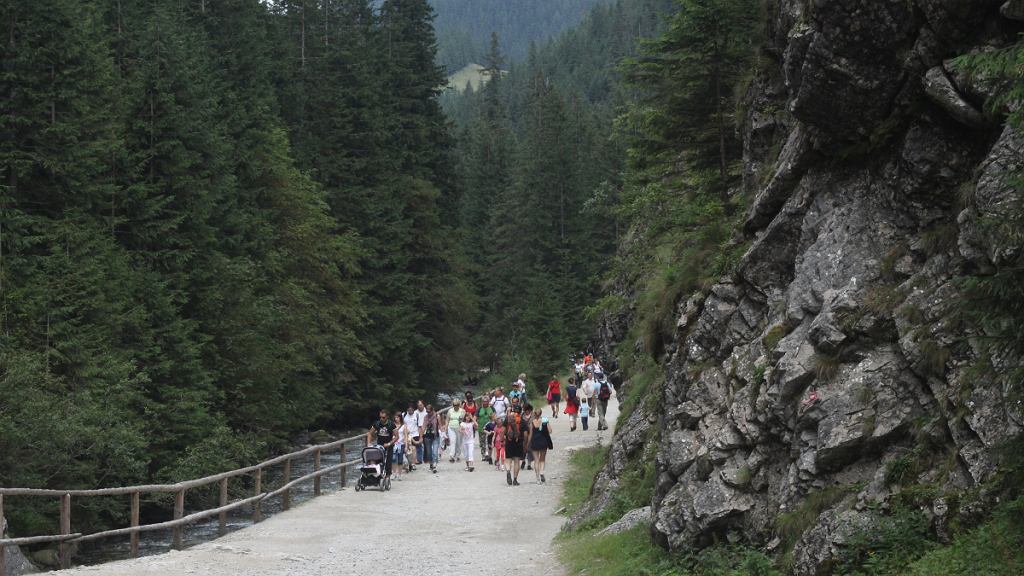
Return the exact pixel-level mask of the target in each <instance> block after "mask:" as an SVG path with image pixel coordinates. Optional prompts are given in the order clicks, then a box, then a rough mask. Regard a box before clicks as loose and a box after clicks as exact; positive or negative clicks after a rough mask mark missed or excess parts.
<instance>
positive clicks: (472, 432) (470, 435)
mask: <svg viewBox="0 0 1024 576" xmlns="http://www.w3.org/2000/svg"><path fill="white" fill-rule="evenodd" d="M459 427H460V429H461V433H462V450H463V457H465V458H466V472H472V471H473V448H474V445H475V444H476V419H475V418H474V417H473V415H472V414H470V413H469V412H466V414H465V415H463V417H462V424H460V425H459Z"/></svg>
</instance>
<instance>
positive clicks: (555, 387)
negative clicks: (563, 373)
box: [545, 374, 562, 418]
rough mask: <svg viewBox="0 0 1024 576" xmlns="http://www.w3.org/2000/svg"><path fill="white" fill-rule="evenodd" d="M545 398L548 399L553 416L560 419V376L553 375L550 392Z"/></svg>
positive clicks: (549, 387)
mask: <svg viewBox="0 0 1024 576" xmlns="http://www.w3.org/2000/svg"><path fill="white" fill-rule="evenodd" d="M545 396H546V397H547V399H548V406H549V407H550V408H551V416H553V417H554V418H558V408H559V407H560V406H561V404H562V383H561V382H560V381H559V380H558V374H555V375H553V376H552V377H551V380H550V381H549V382H548V391H547V393H546V394H545Z"/></svg>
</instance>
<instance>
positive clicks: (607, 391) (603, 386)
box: [595, 372, 615, 430]
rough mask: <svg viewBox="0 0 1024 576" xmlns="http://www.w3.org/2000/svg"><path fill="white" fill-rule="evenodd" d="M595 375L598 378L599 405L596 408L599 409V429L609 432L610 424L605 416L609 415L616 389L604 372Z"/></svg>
mask: <svg viewBox="0 0 1024 576" xmlns="http://www.w3.org/2000/svg"><path fill="white" fill-rule="evenodd" d="M595 375H596V376H597V405H596V406H595V408H597V429H598V430H607V429H608V422H607V421H606V420H605V415H606V414H608V400H610V399H611V397H612V395H613V394H615V387H613V386H612V383H611V382H609V381H608V378H607V377H605V375H604V373H603V372H598V373H597V374H595Z"/></svg>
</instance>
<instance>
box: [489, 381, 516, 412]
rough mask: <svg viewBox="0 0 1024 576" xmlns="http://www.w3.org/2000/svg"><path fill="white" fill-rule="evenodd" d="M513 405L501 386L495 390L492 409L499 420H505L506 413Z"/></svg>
mask: <svg viewBox="0 0 1024 576" xmlns="http://www.w3.org/2000/svg"><path fill="white" fill-rule="evenodd" d="M511 405H512V403H511V402H510V401H509V399H508V396H505V390H504V389H503V388H502V387H501V386H498V387H497V388H495V389H494V395H493V396H492V397H491V408H493V409H494V415H495V416H497V417H498V420H504V419H505V413H506V412H508V409H509V407H510V406H511Z"/></svg>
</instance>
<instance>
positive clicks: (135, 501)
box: [131, 492, 139, 558]
mask: <svg viewBox="0 0 1024 576" xmlns="http://www.w3.org/2000/svg"><path fill="white" fill-rule="evenodd" d="M138 527H139V493H138V492H132V528H138ZM131 554H132V558H138V557H139V533H138V532H132V535H131Z"/></svg>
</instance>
